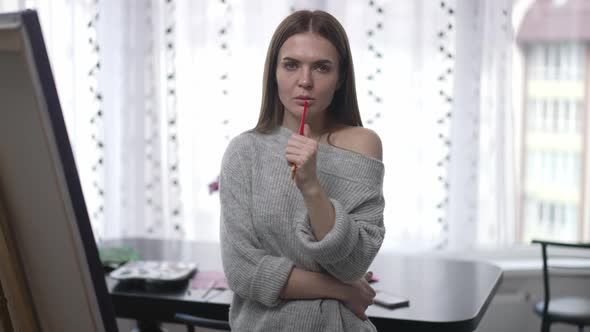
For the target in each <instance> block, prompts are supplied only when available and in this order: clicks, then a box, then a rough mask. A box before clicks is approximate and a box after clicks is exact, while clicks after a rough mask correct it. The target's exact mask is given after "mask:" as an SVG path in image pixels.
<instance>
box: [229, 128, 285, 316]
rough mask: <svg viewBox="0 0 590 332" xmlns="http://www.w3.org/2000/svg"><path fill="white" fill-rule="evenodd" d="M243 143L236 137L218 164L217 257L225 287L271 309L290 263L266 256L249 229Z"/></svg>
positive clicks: (248, 182) (248, 187)
mask: <svg viewBox="0 0 590 332" xmlns="http://www.w3.org/2000/svg"><path fill="white" fill-rule="evenodd" d="M247 143H248V142H247V141H246V140H245V139H244V136H238V137H236V138H235V139H234V140H232V142H231V143H230V145H229V146H228V148H227V149H226V152H225V154H224V157H223V161H222V167H221V173H220V178H219V185H220V200H221V222H220V224H221V225H220V227H221V230H220V237H221V239H220V242H221V257H222V262H223V269H224V272H225V275H226V277H227V280H228V283H229V286H230V288H231V289H232V290H233V291H234V292H235V293H236V294H237V295H239V296H240V297H242V298H246V299H249V300H253V301H257V302H259V303H262V304H264V305H266V306H268V307H272V306H276V305H277V304H278V303H279V302H280V298H279V295H280V293H281V291H282V289H283V287H284V286H285V285H286V283H287V281H288V279H289V276H290V274H291V270H292V269H293V266H294V264H293V262H291V261H290V260H289V259H287V258H285V257H276V256H271V255H268V254H267V252H265V250H264V249H263V248H262V245H261V243H260V240H259V237H258V236H257V234H256V232H255V229H254V227H253V223H252V213H251V210H250V209H251V200H252V191H251V181H252V180H251V178H250V174H251V173H250V171H249V169H250V168H251V165H250V163H249V161H248V158H249V157H248V156H249V154H248V148H249V147H248V144H247Z"/></svg>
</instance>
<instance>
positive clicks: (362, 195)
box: [296, 184, 385, 283]
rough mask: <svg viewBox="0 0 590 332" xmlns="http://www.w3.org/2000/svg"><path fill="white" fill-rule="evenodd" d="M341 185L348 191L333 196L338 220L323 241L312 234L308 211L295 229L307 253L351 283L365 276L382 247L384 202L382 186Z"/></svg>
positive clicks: (301, 217) (328, 269) (337, 276)
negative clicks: (336, 196)
mask: <svg viewBox="0 0 590 332" xmlns="http://www.w3.org/2000/svg"><path fill="white" fill-rule="evenodd" d="M342 188H343V189H342V190H346V193H345V194H341V195H338V196H339V197H340V198H339V199H335V198H330V200H331V202H332V205H333V206H334V211H335V224H334V226H333V227H332V229H331V230H330V232H328V234H327V235H326V236H325V237H324V238H323V239H322V240H321V241H317V239H316V238H315V236H314V234H313V230H312V228H311V225H310V221H309V215H308V214H307V211H304V212H303V213H302V214H301V215H300V217H299V218H298V220H296V222H297V226H296V230H297V232H296V233H297V238H298V240H299V242H300V243H301V245H302V247H303V250H304V251H305V254H306V255H309V256H311V257H312V258H313V259H314V260H315V261H316V262H318V263H319V264H320V265H321V266H322V267H323V268H324V269H325V270H326V271H327V272H328V273H330V274H331V275H332V276H334V277H335V278H337V279H339V280H340V281H342V282H346V283H350V282H353V281H356V280H358V279H360V278H361V277H363V275H364V274H365V273H366V272H367V270H368V268H369V266H370V265H371V263H372V262H373V259H374V258H375V256H376V255H377V253H378V251H379V249H380V248H381V244H382V242H383V238H384V236H385V227H384V225H383V210H384V206H385V202H384V199H383V194H382V190H381V187H370V186H363V185H358V184H357V185H355V184H352V185H350V184H348V186H343V187H342Z"/></svg>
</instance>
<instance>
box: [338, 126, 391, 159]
mask: <svg viewBox="0 0 590 332" xmlns="http://www.w3.org/2000/svg"><path fill="white" fill-rule="evenodd" d="M330 143H331V144H333V145H334V146H336V147H338V148H341V149H345V150H350V151H353V152H356V153H360V154H362V155H365V156H368V157H371V158H375V159H378V160H382V159H383V146H382V145H381V138H379V135H377V133H376V132H374V131H372V130H371V129H368V128H364V127H344V128H340V129H338V130H336V131H335V132H333V133H332V135H331V136H330Z"/></svg>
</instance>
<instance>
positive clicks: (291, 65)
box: [283, 62, 297, 70]
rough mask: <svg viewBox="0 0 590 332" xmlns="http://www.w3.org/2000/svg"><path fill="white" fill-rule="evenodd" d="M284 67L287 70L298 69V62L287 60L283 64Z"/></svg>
mask: <svg viewBox="0 0 590 332" xmlns="http://www.w3.org/2000/svg"><path fill="white" fill-rule="evenodd" d="M283 67H284V68H285V69H286V70H294V69H296V68H297V64H296V63H295V62H285V63H284V64H283Z"/></svg>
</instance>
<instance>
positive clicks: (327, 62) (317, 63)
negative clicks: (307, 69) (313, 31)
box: [281, 56, 333, 65]
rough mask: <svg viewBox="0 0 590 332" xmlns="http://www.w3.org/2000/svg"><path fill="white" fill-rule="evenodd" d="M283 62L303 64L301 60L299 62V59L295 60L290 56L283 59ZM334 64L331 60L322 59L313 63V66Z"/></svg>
mask: <svg viewBox="0 0 590 332" xmlns="http://www.w3.org/2000/svg"><path fill="white" fill-rule="evenodd" d="M281 61H292V62H297V63H299V62H301V61H300V60H297V59H294V58H291V57H288V56H286V57H283V59H282V60H281ZM332 63H333V61H332V60H329V59H322V60H318V61H314V62H313V64H315V65H320V64H321V65H331V64H332Z"/></svg>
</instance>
